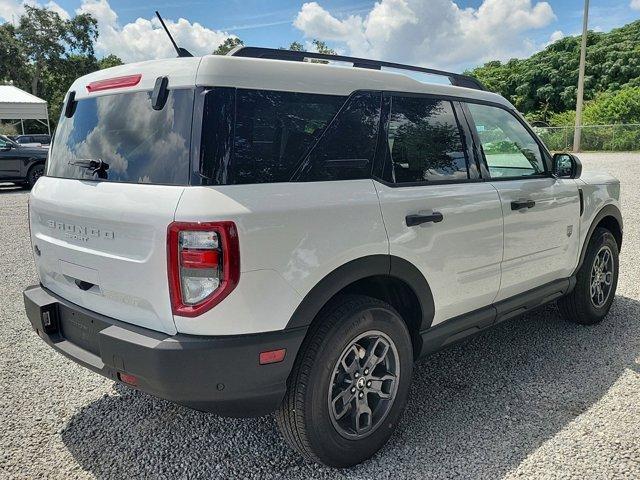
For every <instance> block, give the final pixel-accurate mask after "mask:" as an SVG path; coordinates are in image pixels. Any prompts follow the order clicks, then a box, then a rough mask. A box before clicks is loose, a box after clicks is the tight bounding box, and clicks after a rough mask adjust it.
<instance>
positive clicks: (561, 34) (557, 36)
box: [547, 30, 565, 45]
mask: <svg viewBox="0 0 640 480" xmlns="http://www.w3.org/2000/svg"><path fill="white" fill-rule="evenodd" d="M564 37H565V34H564V32H563V31H562V30H556V31H555V32H553V33H552V34H551V36H550V37H549V43H547V45H551V44H552V43H555V42H557V41H558V40H562V39H563V38H564Z"/></svg>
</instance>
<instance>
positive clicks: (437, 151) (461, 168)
mask: <svg viewBox="0 0 640 480" xmlns="http://www.w3.org/2000/svg"><path fill="white" fill-rule="evenodd" d="M387 145H388V152H387V157H388V158H390V160H391V162H390V163H391V169H392V174H391V175H392V181H393V182H394V183H398V184H402V183H421V182H427V181H443V180H464V179H468V178H469V172H468V168H467V157H466V152H465V147H464V143H463V140H462V135H461V130H460V127H459V125H458V121H457V119H456V116H455V113H454V109H453V105H452V103H451V102H449V101H446V100H438V99H432V98H426V97H402V96H394V97H392V99H391V114H390V117H389V125H388V130H387Z"/></svg>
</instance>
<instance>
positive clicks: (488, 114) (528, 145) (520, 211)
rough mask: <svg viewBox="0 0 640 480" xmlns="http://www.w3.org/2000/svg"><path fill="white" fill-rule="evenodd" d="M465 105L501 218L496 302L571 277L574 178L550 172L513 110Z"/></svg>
mask: <svg viewBox="0 0 640 480" xmlns="http://www.w3.org/2000/svg"><path fill="white" fill-rule="evenodd" d="M467 106H468V111H469V112H470V114H471V118H472V121H473V122H474V124H475V125H474V126H475V128H476V131H477V135H478V140H479V143H480V144H481V146H482V152H483V156H484V159H485V161H486V166H487V168H488V170H489V174H490V175H491V184H492V185H493V186H494V187H495V189H496V190H497V191H498V194H499V195H500V201H501V203H502V211H503V214H504V257H503V260H502V280H501V284H500V292H499V293H498V297H497V299H496V300H503V299H505V298H509V297H511V296H513V295H517V294H519V293H523V292H526V291H528V290H531V289H532V288H535V287H538V286H541V285H544V284H545V283H549V282H551V281H553V280H558V279H562V278H567V277H569V276H570V275H571V273H572V270H573V268H574V267H575V265H576V258H577V255H578V246H579V242H578V240H577V239H578V236H579V231H578V229H579V219H580V197H579V193H578V187H577V184H576V182H575V180H571V179H557V178H554V177H553V176H552V175H551V174H550V173H549V162H548V161H545V160H546V159H547V156H548V155H547V154H546V152H545V151H544V149H542V148H541V147H540V145H539V144H538V142H537V141H536V139H535V137H534V136H533V135H532V134H531V133H530V132H529V131H528V129H527V128H526V127H525V126H524V124H523V123H522V122H521V120H520V119H519V118H518V117H516V116H515V115H513V114H512V113H511V112H509V111H507V110H505V109H502V108H499V107H495V106H490V105H481V104H474V103H469V104H467Z"/></svg>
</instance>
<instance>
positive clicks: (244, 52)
mask: <svg viewBox="0 0 640 480" xmlns="http://www.w3.org/2000/svg"><path fill="white" fill-rule="evenodd" d="M227 55H231V56H234V57H248V58H265V59H270V60H288V61H291V62H303V61H305V59H307V58H315V59H319V60H328V61H334V62H347V63H352V64H353V66H354V67H359V68H370V69H372V70H381V69H382V67H386V68H395V69H398V70H410V71H412V72H420V73H428V74H430V75H439V76H444V77H447V78H448V79H449V82H451V85H455V86H456V87H466V88H473V89H474V90H486V88H485V87H484V85H483V84H482V82H480V80H478V79H476V78H474V77H470V76H468V75H462V74H460V73H453V72H447V71H444V70H436V69H433V68H424V67H417V66H415V65H404V64H402V63H392V62H381V61H378V60H369V59H367V58H357V57H345V56H343V55H328V54H326V53H316V52H299V51H294V50H283V49H278V48H262V47H244V46H238V47H236V48H234V49H233V50H231V51H230V52H229V53H227Z"/></svg>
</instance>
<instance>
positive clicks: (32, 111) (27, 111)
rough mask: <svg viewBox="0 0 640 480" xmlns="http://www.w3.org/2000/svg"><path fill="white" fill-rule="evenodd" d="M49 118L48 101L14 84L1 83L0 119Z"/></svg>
mask: <svg viewBox="0 0 640 480" xmlns="http://www.w3.org/2000/svg"><path fill="white" fill-rule="evenodd" d="M44 118H47V102H46V100H43V99H41V98H38V97H36V96H35V95H31V94H30V93H28V92H25V91H24V90H20V89H19V88H18V87H14V86H13V85H0V119H3V120H5V119H6V120H17V119H44Z"/></svg>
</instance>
